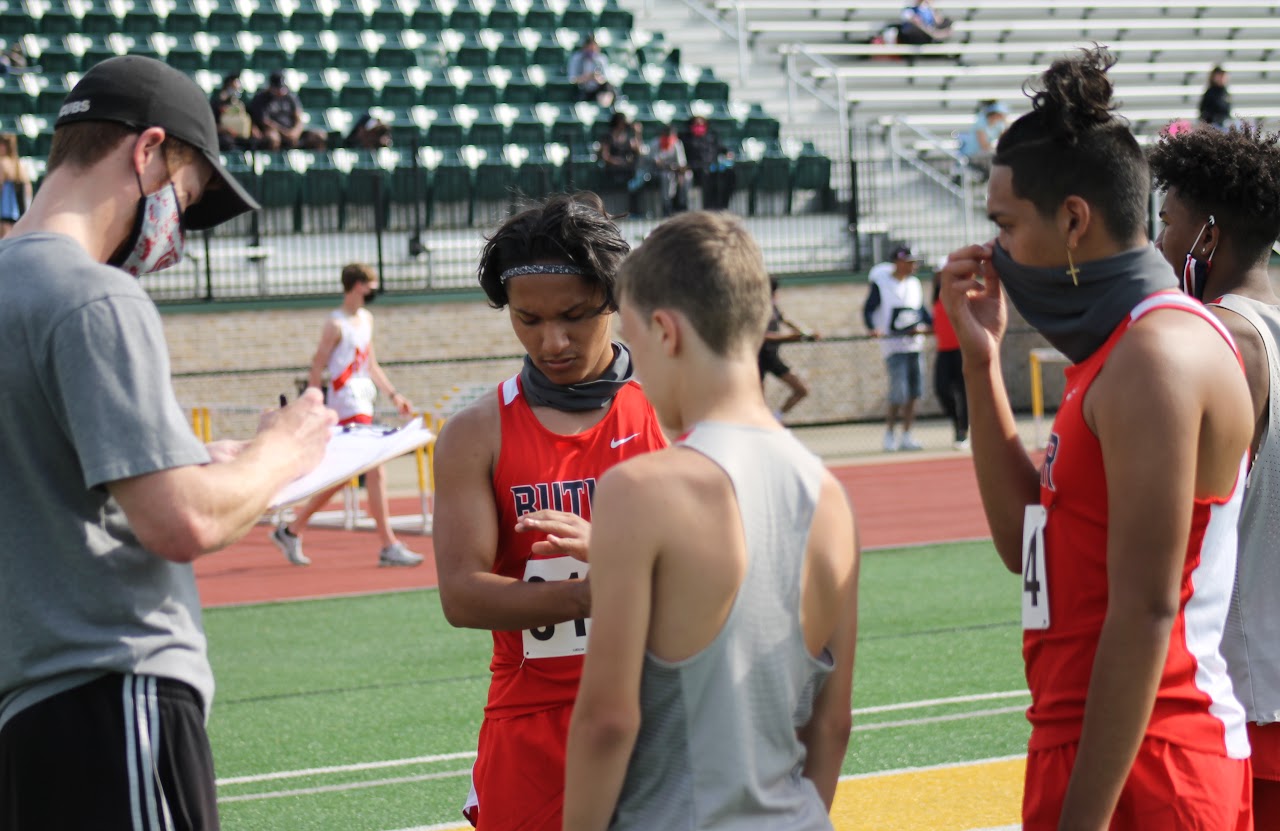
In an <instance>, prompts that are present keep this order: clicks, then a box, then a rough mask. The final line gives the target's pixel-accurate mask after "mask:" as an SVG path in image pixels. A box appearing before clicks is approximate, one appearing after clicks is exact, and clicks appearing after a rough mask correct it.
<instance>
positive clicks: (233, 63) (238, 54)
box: [208, 41, 249, 75]
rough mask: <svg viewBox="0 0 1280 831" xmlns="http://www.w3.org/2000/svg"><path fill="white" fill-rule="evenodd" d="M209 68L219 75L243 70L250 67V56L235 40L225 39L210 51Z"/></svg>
mask: <svg viewBox="0 0 1280 831" xmlns="http://www.w3.org/2000/svg"><path fill="white" fill-rule="evenodd" d="M208 63H209V69H210V70H211V71H212V72H215V73H217V74H218V75H226V74H228V73H230V72H241V71H243V70H245V69H248V68H249V58H248V56H247V55H245V53H244V50H243V49H241V48H240V47H239V46H237V45H236V44H235V41H223V42H222V43H220V44H218V45H217V46H216V47H214V49H213V51H212V52H210V53H209V58H208Z"/></svg>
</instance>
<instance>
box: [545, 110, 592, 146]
mask: <svg viewBox="0 0 1280 831" xmlns="http://www.w3.org/2000/svg"><path fill="white" fill-rule="evenodd" d="M551 140H552V141H553V142H555V143H557V144H563V145H564V146H565V147H568V148H569V149H570V150H571V151H573V152H575V153H580V152H585V150H586V149H587V148H588V147H590V146H591V143H592V142H593V141H595V136H594V135H593V134H592V132H591V129H590V128H588V127H587V125H586V124H583V123H582V122H581V121H579V120H578V117H577V116H576V115H574V114H573V112H572V111H570V112H567V113H562V114H561V115H560V116H559V117H558V118H557V119H556V121H555V123H554V124H553V125H551Z"/></svg>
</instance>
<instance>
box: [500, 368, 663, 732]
mask: <svg viewBox="0 0 1280 831" xmlns="http://www.w3.org/2000/svg"><path fill="white" fill-rule="evenodd" d="M498 409H499V410H500V412H501V416H502V448H501V451H500V453H499V456H498V463H497V466H496V468H495V470H494V474H493V496H494V503H495V504H496V505H497V506H498V552H497V557H496V559H495V560H494V565H493V572H494V573H495V574H501V575H503V576H505V577H515V578H517V579H520V580H564V579H571V578H573V577H574V576H575V575H576V576H577V577H585V576H586V573H587V564H586V563H584V562H581V561H579V560H574V559H572V558H570V557H535V556H533V555H532V553H531V552H530V548H531V547H532V545H533V544H534V543H535V542H538V541H540V540H542V539H544V538H545V535H543V534H535V533H530V532H523V533H516V531H515V525H516V520H517V519H519V518H520V517H521V516H523V515H525V514H527V513H531V512H533V511H538V510H543V509H546V508H550V509H553V510H558V511H568V512H570V513H575V514H577V515H578V516H581V517H582V518H583V519H586V520H588V521H589V520H590V519H591V497H592V495H593V494H594V492H595V487H596V480H597V479H598V478H599V477H600V476H601V475H602V474H603V473H604V472H605V471H606V470H608V469H609V468H611V467H613V466H614V465H616V464H618V463H619V462H621V461H623V460H624V459H629V458H631V457H632V456H638V455H640V454H641V453H648V452H649V451H651V450H659V449H661V448H663V447H666V446H667V441H666V438H665V437H664V436H663V434H662V430H661V429H660V428H659V426H658V417H657V415H656V414H655V413H654V411H653V407H652V406H651V405H650V404H649V401H648V399H646V398H645V397H644V393H643V392H642V391H641V389H640V385H639V384H637V383H635V382H634V381H632V382H630V383H628V384H627V385H625V386H624V387H623V388H622V389H621V390H619V391H618V394H617V395H616V396H615V397H614V399H613V403H612V404H611V405H610V407H609V413H608V414H607V415H606V416H605V417H604V418H602V419H601V420H600V422H599V423H598V424H596V425H594V426H593V427H591V428H590V429H588V430H585V431H583V432H581V433H576V434H574V435H571V436H564V435H560V434H559V433H553V432H552V431H550V430H548V429H547V428H546V427H544V426H543V425H542V422H540V421H538V418H537V416H535V415H534V413H533V410H532V409H531V408H530V406H529V403H528V401H527V399H526V398H525V397H524V394H523V391H522V389H521V386H520V379H519V376H515V377H512V378H509V379H508V380H507V381H505V382H504V383H503V384H502V385H501V386H500V387H499V388H498ZM588 626H589V621H585V620H584V621H566V622H565V623H559V624H556V625H555V626H546V627H542V628H541V629H533V630H528V631H524V632H497V631H495V632H494V633H493V662H492V663H491V664H490V667H489V669H490V671H491V672H492V673H493V679H492V681H491V683H490V685H489V701H488V704H486V705H485V716H486V717H497V718H506V717H510V716H520V715H525V714H528V713H533V712H537V711H539V710H545V709H548V708H551V707H558V706H563V705H568V704H572V703H573V700H574V698H576V697H577V694H578V679H579V678H580V677H581V676H582V656H583V655H584V654H585V652H586V642H587V630H588Z"/></svg>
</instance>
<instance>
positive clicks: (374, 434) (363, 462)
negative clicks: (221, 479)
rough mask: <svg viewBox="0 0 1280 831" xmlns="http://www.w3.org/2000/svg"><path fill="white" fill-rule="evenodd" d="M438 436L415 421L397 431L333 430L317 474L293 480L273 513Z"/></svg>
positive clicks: (278, 498) (272, 506)
mask: <svg viewBox="0 0 1280 831" xmlns="http://www.w3.org/2000/svg"><path fill="white" fill-rule="evenodd" d="M434 437H435V435H434V434H433V433H432V432H431V431H430V430H428V429H427V428H426V427H423V426H422V419H421V418H415V419H414V420H413V421H411V422H409V423H408V424H406V425H405V426H403V427H401V428H400V429H398V430H390V429H387V428H384V427H377V426H369V425H360V424H357V425H350V426H348V427H334V428H333V434H332V436H331V437H330V439H329V444H328V445H327V446H326V447H325V451H324V458H323V459H321V460H320V464H319V465H317V466H316V468H315V470H312V471H311V472H310V473H308V474H305V475H303V476H301V477H299V478H297V479H294V480H293V481H292V482H290V483H289V484H287V485H285V486H284V487H283V488H281V489H280V492H279V493H277V494H276V495H275V497H274V498H273V499H272V500H271V504H270V506H268V507H269V508H270V509H271V510H275V509H276V508H283V507H284V506H285V505H292V504H293V503H295V502H301V501H302V500H304V499H307V498H308V497H310V496H312V495H314V494H317V493H319V492H321V491H323V490H328V489H329V488H332V487H333V486H334V485H341V484H342V483H343V482H346V481H347V480H349V479H351V478H352V477H355V476H359V475H360V474H361V473H364V472H365V471H367V470H372V469H373V468H375V467H377V466H378V465H381V464H385V463H386V462H389V461H391V460H392V459H395V458H399V457H400V456H403V455H405V454H406V453H412V452H413V451H415V450H417V449H418V448H419V447H426V446H427V444H429V443H430V442H431V439H433V438H434Z"/></svg>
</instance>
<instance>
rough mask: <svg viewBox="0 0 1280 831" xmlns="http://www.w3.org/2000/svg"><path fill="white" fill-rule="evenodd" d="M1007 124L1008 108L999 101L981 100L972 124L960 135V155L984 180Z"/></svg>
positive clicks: (989, 171)
mask: <svg viewBox="0 0 1280 831" xmlns="http://www.w3.org/2000/svg"><path fill="white" fill-rule="evenodd" d="M1008 126H1009V108H1008V107H1006V106H1005V105H1004V104H1001V103H1000V102H999V101H983V102H982V103H981V104H980V105H979V106H978V114H977V116H976V117H975V118H974V121H973V126H971V127H970V128H969V130H968V131H967V132H965V133H963V134H961V136H960V147H959V148H958V150H959V153H960V155H961V156H964V157H965V159H966V160H968V162H969V166H970V167H972V168H974V169H976V170H978V171H979V172H980V173H981V174H982V178H983V179H984V180H985V179H986V178H987V176H988V175H990V173H991V156H992V155H993V154H994V153H995V152H996V142H997V141H999V140H1000V135H1001V134H1002V133H1004V131H1005V128H1006V127H1008Z"/></svg>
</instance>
